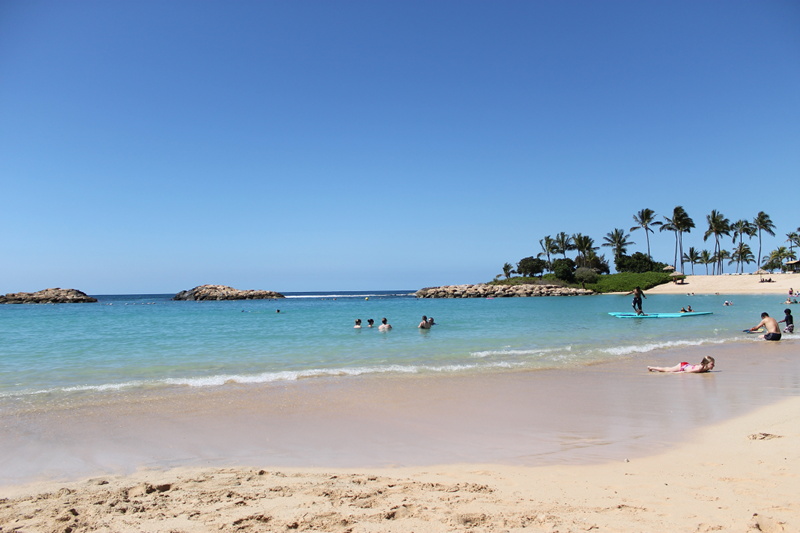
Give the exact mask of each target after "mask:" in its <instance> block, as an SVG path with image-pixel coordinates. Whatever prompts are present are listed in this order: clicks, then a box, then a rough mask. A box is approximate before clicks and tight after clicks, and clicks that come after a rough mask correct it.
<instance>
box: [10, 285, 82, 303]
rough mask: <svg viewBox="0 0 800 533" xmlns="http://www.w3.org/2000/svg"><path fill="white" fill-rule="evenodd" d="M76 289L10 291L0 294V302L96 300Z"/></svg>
mask: <svg viewBox="0 0 800 533" xmlns="http://www.w3.org/2000/svg"><path fill="white" fill-rule="evenodd" d="M96 301H97V298H92V297H91V296H87V295H86V293H85V292H81V291H79V290H77V289H59V288H55V289H44V290H42V291H38V292H11V293H8V294H6V295H5V296H0V304H82V303H91V302H96Z"/></svg>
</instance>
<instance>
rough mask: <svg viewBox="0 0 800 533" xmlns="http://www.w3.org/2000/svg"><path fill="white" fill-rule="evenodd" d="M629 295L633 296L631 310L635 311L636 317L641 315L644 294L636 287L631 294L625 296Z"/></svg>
mask: <svg viewBox="0 0 800 533" xmlns="http://www.w3.org/2000/svg"><path fill="white" fill-rule="evenodd" d="M631 294H633V302H632V304H631V305H633V310H634V311H636V314H637V315H643V314H644V312H643V311H642V298H647V296H645V295H644V292H643V291H642V288H641V287H639V286H638V285H637V286H636V288H635V289H633V290H632V291H631V292H629V293H628V294H627V295H626V296H628V295H631Z"/></svg>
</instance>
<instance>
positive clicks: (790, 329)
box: [778, 309, 794, 333]
mask: <svg viewBox="0 0 800 533" xmlns="http://www.w3.org/2000/svg"><path fill="white" fill-rule="evenodd" d="M783 312H784V313H785V314H786V318H784V319H783V320H780V321H778V324H780V323H781V322H786V327H785V328H783V332H784V333H794V317H793V316H792V310H791V309H784V310H783Z"/></svg>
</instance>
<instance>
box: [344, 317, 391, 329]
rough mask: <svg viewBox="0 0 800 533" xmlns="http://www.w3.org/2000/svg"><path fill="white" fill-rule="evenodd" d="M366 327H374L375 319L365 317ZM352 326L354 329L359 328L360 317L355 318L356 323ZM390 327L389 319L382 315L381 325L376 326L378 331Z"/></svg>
mask: <svg viewBox="0 0 800 533" xmlns="http://www.w3.org/2000/svg"><path fill="white" fill-rule="evenodd" d="M367 327H368V328H374V327H375V321H374V320H373V319H371V318H368V319H367ZM353 328H354V329H361V319H360V318H356V325H355V326H353ZM390 329H392V325H391V324H389V321H388V320H387V319H386V317H383V318H382V319H381V325H380V326H378V331H388V330H390Z"/></svg>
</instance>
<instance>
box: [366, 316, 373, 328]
mask: <svg viewBox="0 0 800 533" xmlns="http://www.w3.org/2000/svg"><path fill="white" fill-rule="evenodd" d="M374 325H375V321H374V320H372V319H371V318H368V319H367V327H368V328H371V327H373V326H374Z"/></svg>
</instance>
